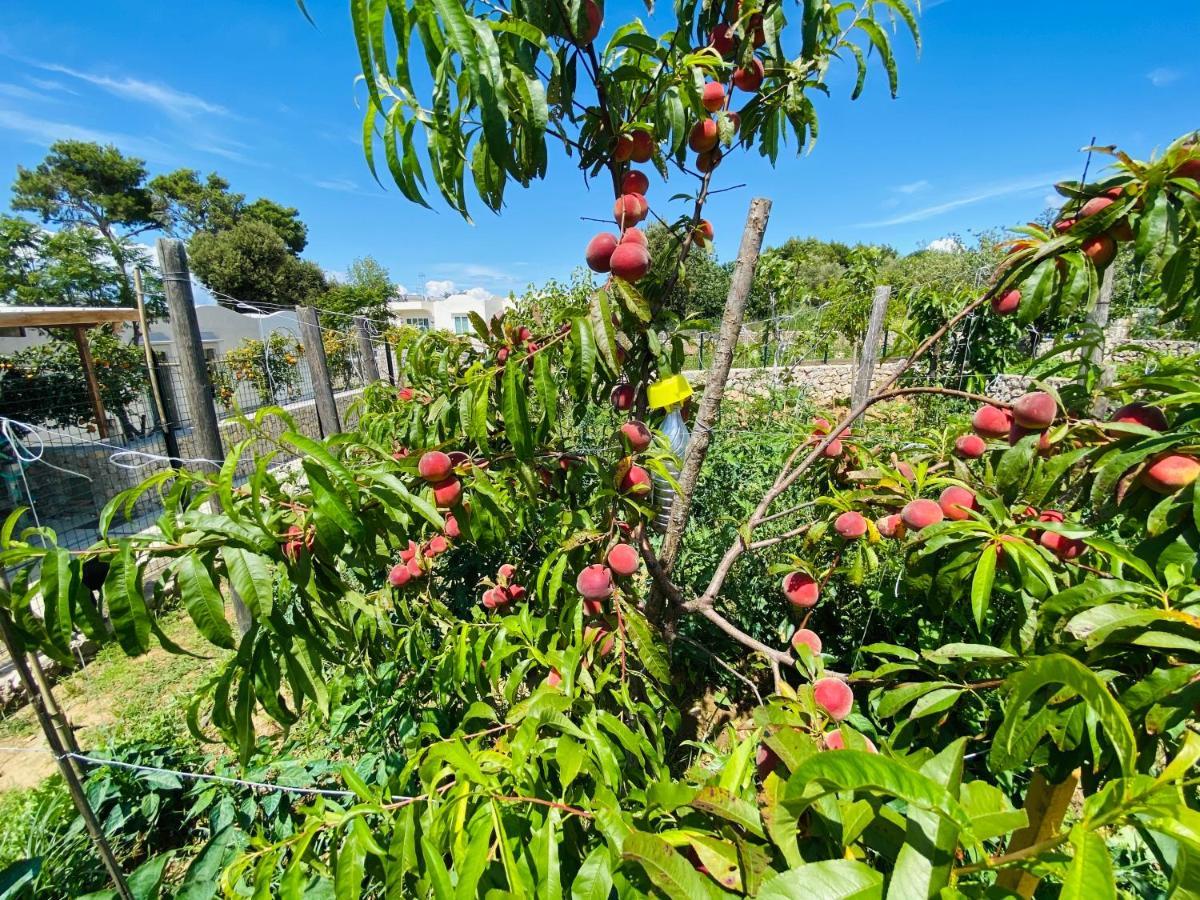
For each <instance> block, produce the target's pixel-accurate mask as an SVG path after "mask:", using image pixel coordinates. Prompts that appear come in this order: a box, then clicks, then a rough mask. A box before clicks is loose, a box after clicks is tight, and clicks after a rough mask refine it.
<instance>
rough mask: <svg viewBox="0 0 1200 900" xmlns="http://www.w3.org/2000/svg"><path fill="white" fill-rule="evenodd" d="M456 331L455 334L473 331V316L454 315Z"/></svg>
mask: <svg viewBox="0 0 1200 900" xmlns="http://www.w3.org/2000/svg"><path fill="white" fill-rule="evenodd" d="M454 333H455V334H470V333H471V317H470V316H455V317H454Z"/></svg>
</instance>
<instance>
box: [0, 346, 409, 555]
mask: <svg viewBox="0 0 1200 900" xmlns="http://www.w3.org/2000/svg"><path fill="white" fill-rule="evenodd" d="M344 324H345V323H341V322H338V323H337V325H338V326H344ZM322 337H323V339H324V350H325V352H326V357H327V360H328V363H329V370H330V382H331V387H332V389H333V391H334V393H335V398H336V402H337V406H338V408H339V413H340V415H341V417H342V419H343V424H344V425H345V424H348V423H346V422H345V419H346V415H347V412H348V409H349V407H350V405H351V404H352V402H353V400H354V399H355V398H356V397H357V396H358V393H359V392H360V391H361V389H362V388H363V387H364V386H365V385H366V383H367V381H368V378H367V375H366V368H367V367H366V366H365V365H364V361H363V360H362V359H360V358H359V353H358V347H357V343H356V341H355V340H354V339H353V335H352V334H351V333H350V332H348V331H346V330H345V329H344V328H343V327H332V328H325V327H323V328H322ZM289 338H290V336H289ZM273 343H279V342H271V341H263V342H259V344H260V346H262V347H263V348H264V349H266V350H267V352H265V353H262V354H261V357H260V356H258V355H257V354H253V353H251V354H248V353H247V352H245V351H244V350H237V351H234V352H231V353H228V354H225V355H223V356H220V357H216V356H214V357H213V358H210V359H208V361H207V362H208V370H209V376H210V380H211V383H212V388H213V403H214V406H215V408H216V411H217V416H218V421H219V428H220V431H221V439H222V443H223V445H224V446H225V447H226V448H227V449H228V448H229V447H231V446H233V445H234V444H235V443H237V442H239V441H241V440H243V439H245V438H246V437H248V436H249V432H248V431H247V429H246V428H245V426H244V425H243V424H242V422H241V420H240V417H241V416H243V415H246V416H249V415H253V414H254V413H255V412H256V411H257V410H260V409H262V408H263V407H265V406H279V407H282V408H283V409H284V410H285V411H286V412H287V413H288V414H289V415H290V416H291V417H292V419H293V421H294V423H295V427H296V429H297V430H298V431H300V432H302V433H304V434H305V435H307V436H309V437H312V438H320V437H321V436H322V434H321V426H320V423H319V421H318V419H317V415H316V403H315V397H316V391H317V385H315V384H314V382H313V377H312V371H311V367H310V365H309V361H308V358H307V354H306V353H305V349H304V348H303V347H302V346H301V345H300V343H299V342H298V341H296V340H294V339H290V340H289V341H285V342H283V343H286V344H287V350H286V352H284V353H279V354H276V356H275V357H274V358H272V356H271V353H270V349H269V348H271V347H272V346H273ZM371 345H372V348H373V349H374V351H375V353H376V357H377V359H376V369H377V370H378V371H380V372H381V373H384V377H387V374H386V373H387V372H388V371H389V368H390V367H389V366H388V362H390V360H385V359H384V358H383V355H384V354H386V353H387V352H388V348H387V347H386V345H385V344H383V342H382V341H373V342H372V344H371ZM132 357H137V358H138V359H139V360H140V362H137V363H135V362H133V360H132ZM95 369H96V380H97V382H98V384H99V386H100V390H99V399H100V403H101V406H102V408H103V413H102V416H99V417H98V416H97V413H96V406H95V404H94V401H93V398H92V397H91V396H90V393H89V390H88V387H87V383H86V381H85V380H84V379H83V378H82V377H81V376H80V375H79V374H78V373H75V374H74V376H72V375H71V373H64V372H62V371H50V372H47V371H42V372H38V371H33V370H22V371H21V372H19V373H15V372H13V371H4V370H0V379H5V378H9V377H12V378H14V381H12V382H10V383H9V384H8V385H4V387H5V388H7V389H6V390H3V391H0V422H2V423H3V427H0V516H3V517H6V516H8V514H9V513H11V512H12V511H13V510H15V509H17V508H22V507H24V508H28V509H29V510H30V513H29V517H28V518H29V521H26V522H25V523H24V524H25V525H28V524H35V525H40V526H47V527H49V528H51V529H53V531H54V533H55V536H56V537H57V540H58V542H59V544H60V545H61V546H65V547H69V548H72V549H82V548H84V547H87V546H90V545H91V544H93V543H94V542H95V541H96V540H98V539H99V537H100V534H99V526H100V520H101V515H102V512H103V510H104V508H105V506H106V504H108V502H109V501H110V500H111V499H112V498H113V497H115V496H117V495H118V494H119V493H121V492H122V491H124V490H127V489H128V488H130V487H133V486H135V485H136V484H138V483H140V482H141V481H142V480H144V479H145V478H146V477H148V476H150V475H152V474H154V473H155V472H159V471H162V470H163V469H166V468H169V467H171V466H172V465H181V464H196V465H205V464H209V465H219V464H220V460H215V461H211V462H209V461H206V460H204V459H203V458H202V457H203V451H202V450H201V449H200V447H201V442H200V441H199V439H198V438H199V436H198V435H197V434H196V432H195V427H194V416H193V411H192V410H191V409H190V408H189V400H188V396H189V392H188V390H187V389H186V385H185V384H184V378H183V374H182V371H181V369H180V366H179V363H178V361H177V360H176V359H174V358H173V356H172V355H171V354H169V353H167V354H164V353H161V352H158V353H155V354H154V357H153V373H151V371H150V369H149V368H148V367H147V364H146V362H145V360H144V356H142V355H141V354H132V355H131V354H119V355H117V356H116V357H114V359H112V360H109V359H104V358H97V359H96V360H95ZM18 375H19V378H20V380H19V381H16V380H15V379H16V378H17V377H18ZM156 387H157V391H156ZM270 428H271V429H272V430H273V431H274V433H275V434H276V435H277V434H278V433H281V432H282V431H283V430H284V425H283V424H282V423H281V422H272V423H271V424H270ZM269 448H270V441H269V440H261V441H259V442H257V443H256V445H254V446H252V447H251V448H250V449H249V452H247V453H245V454H244V455H243V457H242V460H241V462H240V464H239V469H238V472H237V477H238V478H239V479H240V480H244V479H245V478H247V477H248V476H249V474H250V473H251V471H252V470H253V467H254V464H255V458H256V456H259V455H261V454H263V453H265V452H267V450H268V449H269ZM288 460H289V458H288V457H287V456H285V455H278V456H276V457H275V458H274V459H273V461H272V463H273V464H274V465H281V464H284V463H286V462H288ZM160 513H161V504H160V502H159V500H158V498H157V495H156V494H155V493H153V492H148V493H146V494H144V495H143V496H142V497H141V498H140V499H139V500H138V501H137V502H136V503H135V504H134V505H133V506H132V507H131V508H130V509H129V510H128V514H127V515H126V514H125V512H124V511H123V512H122V513H121V514H120V515H117V516H114V517H113V520H112V524H111V526H110V530H109V533H110V534H112V535H114V536H123V535H129V534H133V533H136V532H138V531H140V530H143V529H145V528H147V527H149V526H150V525H151V524H152V523H153V521H154V519H155V518H157V516H158V515H159V514H160Z"/></svg>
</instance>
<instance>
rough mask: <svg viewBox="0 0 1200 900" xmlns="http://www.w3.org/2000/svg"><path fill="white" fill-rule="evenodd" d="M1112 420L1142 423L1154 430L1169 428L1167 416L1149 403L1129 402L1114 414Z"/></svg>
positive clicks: (1125, 423)
mask: <svg viewBox="0 0 1200 900" xmlns="http://www.w3.org/2000/svg"><path fill="white" fill-rule="evenodd" d="M1112 421H1113V422H1119V423H1121V424H1123V425H1141V426H1143V427H1144V428H1151V429H1153V430H1154V431H1166V430H1167V417H1166V416H1165V415H1163V411H1162V410H1161V409H1159V408H1158V407H1157V406H1151V405H1150V404H1148V403H1127V404H1126V405H1124V406H1122V407H1121V408H1120V409H1118V410H1117V411H1116V412H1115V413H1113V414H1112Z"/></svg>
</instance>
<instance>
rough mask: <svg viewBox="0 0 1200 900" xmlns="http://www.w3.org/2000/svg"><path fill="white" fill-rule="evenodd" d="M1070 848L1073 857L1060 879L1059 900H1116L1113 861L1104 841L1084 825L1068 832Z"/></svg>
mask: <svg viewBox="0 0 1200 900" xmlns="http://www.w3.org/2000/svg"><path fill="white" fill-rule="evenodd" d="M1071 846H1072V847H1074V848H1075V856H1074V857H1073V858H1072V860H1071V866H1070V868H1069V869H1067V876H1066V878H1064V879H1063V886H1062V893H1060V894H1059V895H1058V897H1059V900H1108V898H1112V900H1116V898H1117V885H1116V882H1115V881H1114V880H1113V868H1112V857H1111V856H1110V855H1109V852H1108V847H1106V846H1105V844H1104V838H1102V837H1100V835H1098V834H1096V833H1095V832H1094V831H1088V830H1087V829H1086V828H1085V827H1084V826H1083V825H1076V826H1075V827H1074V828H1072V829H1071Z"/></svg>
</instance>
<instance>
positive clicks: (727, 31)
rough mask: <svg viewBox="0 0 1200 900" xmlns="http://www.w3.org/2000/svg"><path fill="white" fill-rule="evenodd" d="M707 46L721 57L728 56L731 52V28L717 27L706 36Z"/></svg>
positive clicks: (727, 26) (725, 26)
mask: <svg viewBox="0 0 1200 900" xmlns="http://www.w3.org/2000/svg"><path fill="white" fill-rule="evenodd" d="M708 46H710V47H712V48H713V49H714V50H716V51H717V52H718V53H719V54H721V56H728V55H729V54H730V52H732V50H733V28H732V27H731V26H729V25H718V26H717V27H716V28H714V29H713V30H712V33H711V34H710V35H709V36H708Z"/></svg>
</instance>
